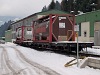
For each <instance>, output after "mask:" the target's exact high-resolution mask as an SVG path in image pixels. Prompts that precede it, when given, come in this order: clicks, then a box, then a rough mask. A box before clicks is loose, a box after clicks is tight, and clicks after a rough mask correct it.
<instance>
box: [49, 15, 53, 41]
mask: <svg viewBox="0 0 100 75" xmlns="http://www.w3.org/2000/svg"><path fill="white" fill-rule="evenodd" d="M52 22H53V21H52V15H50V25H49V42H52Z"/></svg>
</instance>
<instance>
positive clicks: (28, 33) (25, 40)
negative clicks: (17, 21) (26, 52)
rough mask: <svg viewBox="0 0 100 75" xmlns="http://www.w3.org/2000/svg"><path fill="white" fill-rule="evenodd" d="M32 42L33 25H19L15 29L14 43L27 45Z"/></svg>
mask: <svg viewBox="0 0 100 75" xmlns="http://www.w3.org/2000/svg"><path fill="white" fill-rule="evenodd" d="M32 42H33V26H20V27H18V28H17V29H16V43H17V44H20V45H25V46H29V45H31V44H32Z"/></svg>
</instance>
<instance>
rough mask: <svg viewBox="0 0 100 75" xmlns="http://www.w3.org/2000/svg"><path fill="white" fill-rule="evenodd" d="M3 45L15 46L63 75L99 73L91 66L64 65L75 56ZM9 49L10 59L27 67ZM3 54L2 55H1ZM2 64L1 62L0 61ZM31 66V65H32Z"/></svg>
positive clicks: (92, 74)
mask: <svg viewBox="0 0 100 75" xmlns="http://www.w3.org/2000/svg"><path fill="white" fill-rule="evenodd" d="M1 46H3V47H5V48H6V47H7V46H8V47H10V46H12V47H15V48H17V49H18V50H19V51H21V52H22V53H23V55H25V56H26V57H27V58H28V59H30V60H32V61H34V62H36V63H38V64H41V65H43V66H45V67H49V68H50V69H52V70H54V71H56V72H58V73H59V74H61V75H99V74H100V70H99V69H93V68H89V67H85V68H82V69H80V68H78V67H77V65H73V66H70V67H64V65H65V64H66V63H67V62H69V61H70V60H72V59H74V58H73V57H68V56H65V55H60V54H56V53H50V52H47V51H43V52H41V51H37V50H34V49H31V48H25V47H21V46H18V45H15V44H13V43H6V44H2V45H1ZM6 49H7V50H8V51H7V53H8V55H9V56H10V59H11V60H13V61H14V62H15V63H16V64H19V65H20V66H22V67H23V68H27V66H25V65H21V63H22V62H20V61H18V60H17V57H16V56H15V54H14V51H13V50H12V49H11V48H6ZM1 52H2V49H1V48H0V54H1ZM0 56H1V55H0ZM0 64H1V63H0ZM30 68H31V67H30Z"/></svg>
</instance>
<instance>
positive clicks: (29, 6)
mask: <svg viewBox="0 0 100 75" xmlns="http://www.w3.org/2000/svg"><path fill="white" fill-rule="evenodd" d="M51 1H52V0H0V16H19V17H25V16H28V15H31V14H33V13H36V12H40V11H41V9H42V8H43V6H45V5H46V6H48V5H49V3H50V2H51ZM55 1H56V0H55ZM58 1H59V2H61V0H58Z"/></svg>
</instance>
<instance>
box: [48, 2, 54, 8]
mask: <svg viewBox="0 0 100 75" xmlns="http://www.w3.org/2000/svg"><path fill="white" fill-rule="evenodd" d="M51 9H55V2H54V0H52V2H51V3H50V5H49V7H48V10H51Z"/></svg>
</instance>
